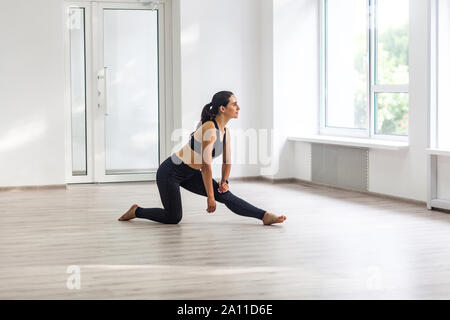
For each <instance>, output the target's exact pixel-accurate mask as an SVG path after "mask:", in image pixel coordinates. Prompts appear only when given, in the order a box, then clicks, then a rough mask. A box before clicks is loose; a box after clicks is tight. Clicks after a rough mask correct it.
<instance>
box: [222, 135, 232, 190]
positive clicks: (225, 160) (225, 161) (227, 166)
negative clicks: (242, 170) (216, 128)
mask: <svg viewBox="0 0 450 320" xmlns="http://www.w3.org/2000/svg"><path fill="white" fill-rule="evenodd" d="M225 134H226V138H227V139H226V143H225V149H224V150H223V155H222V181H223V182H225V180H228V178H229V177H230V171H231V147H230V140H231V139H230V130H229V129H228V128H227V129H226V131H225Z"/></svg>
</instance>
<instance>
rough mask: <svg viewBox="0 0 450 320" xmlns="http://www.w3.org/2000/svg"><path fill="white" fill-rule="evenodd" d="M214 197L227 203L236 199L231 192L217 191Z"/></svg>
mask: <svg viewBox="0 0 450 320" xmlns="http://www.w3.org/2000/svg"><path fill="white" fill-rule="evenodd" d="M214 197H215V198H216V201H218V202H221V203H226V202H227V201H230V200H231V199H232V198H233V197H234V195H233V194H232V193H231V192H230V191H227V192H224V193H220V192H218V191H217V192H216V194H215V195H214Z"/></svg>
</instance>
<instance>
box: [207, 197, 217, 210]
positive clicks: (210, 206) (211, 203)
mask: <svg viewBox="0 0 450 320" xmlns="http://www.w3.org/2000/svg"><path fill="white" fill-rule="evenodd" d="M206 211H208V212H209V213H211V212H214V211H216V200H215V199H214V198H212V197H211V198H210V197H208V208H207V209H206Z"/></svg>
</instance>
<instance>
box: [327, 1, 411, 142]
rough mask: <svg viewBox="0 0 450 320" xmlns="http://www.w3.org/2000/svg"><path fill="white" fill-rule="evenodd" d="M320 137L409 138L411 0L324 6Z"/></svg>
mask: <svg viewBox="0 0 450 320" xmlns="http://www.w3.org/2000/svg"><path fill="white" fill-rule="evenodd" d="M322 17H323V34H322V35H323V41H322V48H323V50H322V54H323V68H322V70H323V72H322V79H323V81H322V85H323V90H322V92H323V99H322V107H321V115H322V116H321V133H322V134H336V135H352V136H362V137H374V136H376V137H377V138H383V137H386V138H389V139H392V138H395V137H397V138H399V139H406V138H407V136H408V110H409V95H408V83H409V70H408V43H409V31H408V29H409V0H396V1H389V0H366V1H364V0H324V1H323V15H322Z"/></svg>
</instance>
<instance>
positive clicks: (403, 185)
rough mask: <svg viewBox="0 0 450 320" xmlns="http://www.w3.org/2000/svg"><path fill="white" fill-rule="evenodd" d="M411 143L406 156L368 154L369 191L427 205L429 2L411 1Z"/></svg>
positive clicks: (373, 151) (401, 154)
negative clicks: (426, 149) (413, 200)
mask: <svg viewBox="0 0 450 320" xmlns="http://www.w3.org/2000/svg"><path fill="white" fill-rule="evenodd" d="M409 12H410V27H409V34H410V39H409V79H410V80H409V142H410V148H409V150H408V151H406V152H392V151H375V150H371V151H370V152H369V191H372V192H377V193H383V194H390V195H393V196H399V197H403V198H410V199H415V200H420V201H426V197H427V189H426V187H427V183H426V172H427V166H426V155H425V148H426V147H427V127H428V125H427V108H428V100H427V99H428V76H427V74H428V48H427V45H426V44H427V43H428V37H429V33H428V1H423V0H410V10H409Z"/></svg>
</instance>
